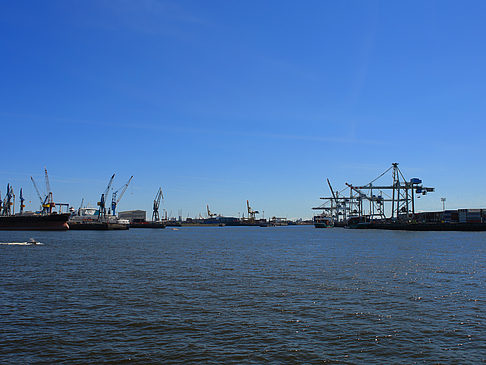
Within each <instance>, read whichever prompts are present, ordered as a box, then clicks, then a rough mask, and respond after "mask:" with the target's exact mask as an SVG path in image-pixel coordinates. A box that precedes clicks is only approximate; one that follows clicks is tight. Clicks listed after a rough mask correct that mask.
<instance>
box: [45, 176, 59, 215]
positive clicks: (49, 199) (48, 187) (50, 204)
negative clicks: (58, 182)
mask: <svg viewBox="0 0 486 365" xmlns="http://www.w3.org/2000/svg"><path fill="white" fill-rule="evenodd" d="M44 179H45V181H46V192H47V195H46V198H45V200H44V204H43V205H42V207H44V205H45V208H46V211H47V212H48V213H49V214H51V213H52V209H53V208H55V206H56V203H54V199H53V197H52V190H51V184H50V183H49V175H48V174H47V169H46V168H44Z"/></svg>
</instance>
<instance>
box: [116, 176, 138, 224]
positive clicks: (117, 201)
mask: <svg viewBox="0 0 486 365" xmlns="http://www.w3.org/2000/svg"><path fill="white" fill-rule="evenodd" d="M132 179H133V176H130V179H128V181H127V183H126V184H125V185H123V186H122V187H121V188H120V189H118V190H117V191H115V192H114V193H113V196H112V199H111V210H112V211H113V215H116V207H117V205H118V203H119V202H120V200H121V198H122V197H123V194H125V191H126V190H127V188H128V184H130V181H132ZM120 190H121V191H120ZM119 191H120V195H119V196H118V199H117V198H116V196H117V194H118V192H119Z"/></svg>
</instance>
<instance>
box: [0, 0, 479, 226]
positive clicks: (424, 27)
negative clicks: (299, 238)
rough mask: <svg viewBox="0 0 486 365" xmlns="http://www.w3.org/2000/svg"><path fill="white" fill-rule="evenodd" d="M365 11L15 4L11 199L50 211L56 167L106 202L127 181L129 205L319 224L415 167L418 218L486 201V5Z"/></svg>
mask: <svg viewBox="0 0 486 365" xmlns="http://www.w3.org/2000/svg"><path fill="white" fill-rule="evenodd" d="M352 4H353V6H349V4H347V5H346V4H332V3H322V2H318V1H310V2H307V3H306V4H299V5H298V4H297V3H290V2H283V3H282V2H263V3H261V2H245V3H244V4H243V3H241V4H239V3H231V4H227V3H225V2H211V3H210V4H205V5H204V6H202V5H201V4H200V3H198V2H192V1H185V2H169V1H155V0H153V1H144V2H137V1H124V2H117V3H115V2H95V1H83V2H72V3H70V4H69V6H68V5H67V4H66V3H64V2H61V1H51V2H48V3H34V2H29V1H19V2H14V3H4V4H3V5H2V12H1V15H0V34H1V35H0V41H1V44H2V49H3V54H4V56H3V57H2V59H1V60H0V65H1V69H2V70H3V72H2V74H3V75H2V86H1V87H0V121H1V124H2V135H3V136H4V138H3V139H2V140H3V142H4V144H3V146H4V149H5V151H6V152H5V153H7V154H8V157H9V158H8V159H3V160H2V167H3V168H2V170H1V172H0V191H2V194H4V193H5V187H6V184H7V183H11V184H12V185H13V186H14V188H15V189H16V190H15V191H16V193H18V190H19V189H20V188H21V187H22V188H23V191H24V195H25V198H26V200H27V201H26V203H27V205H28V206H27V209H29V210H31V209H35V208H36V207H37V206H38V204H37V197H36V194H35V191H34V189H33V187H32V184H31V182H30V176H31V175H32V176H33V177H34V178H35V179H36V180H37V182H38V183H39V185H41V184H40V183H41V182H42V179H43V168H44V167H47V169H48V170H49V174H50V178H51V183H52V190H53V192H54V199H55V201H56V202H67V203H70V204H72V206H73V207H77V206H78V205H79V203H80V202H81V199H83V198H84V199H85V202H87V203H90V205H92V206H96V202H97V201H98V200H99V196H100V194H101V193H102V192H103V190H104V189H105V187H106V184H107V182H108V179H109V178H110V176H111V175H112V174H113V173H116V180H115V183H114V188H115V189H117V188H119V187H120V186H122V185H123V184H124V183H125V182H126V180H127V179H128V178H129V177H130V176H131V175H133V176H134V179H133V181H132V183H131V184H130V186H129V188H128V190H127V192H126V194H125V196H124V198H123V200H122V201H121V202H120V206H119V210H130V209H143V210H147V212H150V211H151V206H152V202H153V199H154V197H155V194H156V192H157V189H158V188H159V186H161V187H162V189H163V191H164V197H165V199H164V201H163V203H162V205H161V211H162V209H166V210H168V211H169V212H170V211H172V215H173V216H177V215H178V212H179V210H182V213H183V216H184V217H186V216H187V215H190V216H191V217H195V216H197V215H198V214H199V213H202V214H204V212H205V207H206V205H207V204H209V206H210V207H211V210H212V211H214V212H216V213H220V214H223V215H234V216H237V215H238V213H240V214H241V213H243V212H245V204H246V200H250V202H251V205H252V207H253V208H255V209H257V210H260V212H261V211H265V217H270V216H279V217H287V218H299V217H301V218H310V217H312V215H313V214H314V213H313V211H312V210H311V208H312V207H313V206H316V205H318V204H319V203H320V202H319V197H320V196H326V195H328V188H327V184H326V178H329V179H330V180H331V182H332V184H333V186H335V187H336V188H337V189H339V190H340V189H342V188H344V187H345V183H346V182H348V183H353V184H364V183H367V182H369V181H370V180H371V179H372V178H374V177H375V176H376V174H377V173H379V172H380V171H383V170H384V169H386V168H387V167H388V166H389V165H390V164H391V163H392V162H399V163H400V167H401V168H402V170H403V172H404V174H406V177H407V178H415V177H418V178H421V179H422V180H423V181H424V183H425V184H427V185H430V186H434V187H435V188H436V191H435V192H434V193H433V194H430V195H428V196H426V197H424V199H421V200H420V201H419V202H417V204H418V206H417V209H418V210H442V208H443V202H442V201H441V198H444V197H445V198H446V202H445V205H446V208H448V209H449V208H450V209H457V208H463V207H468V208H484V207H486V193H484V192H483V190H482V189H481V188H482V186H483V185H484V184H485V183H486V172H485V171H484V169H481V166H482V151H483V147H482V146H483V138H484V135H485V132H486V126H485V124H484V123H483V121H484V117H485V115H486V106H485V105H484V102H483V100H484V96H485V91H486V90H485V85H486V82H485V81H486V73H485V71H484V67H483V65H484V63H485V61H486V52H485V49H484V47H483V46H482V35H483V34H484V33H485V30H486V29H485V28H486V26H485V25H484V22H483V20H482V14H483V13H484V10H486V5H485V4H484V3H482V2H469V3H468V4H466V5H461V4H459V3H454V2H440V3H434V2H430V3H427V4H424V3H420V2H412V3H409V4H407V6H404V5H403V4H398V3H396V4H392V3H384V2H367V3H360V2H354V3H352ZM29 202H31V203H30V204H29Z"/></svg>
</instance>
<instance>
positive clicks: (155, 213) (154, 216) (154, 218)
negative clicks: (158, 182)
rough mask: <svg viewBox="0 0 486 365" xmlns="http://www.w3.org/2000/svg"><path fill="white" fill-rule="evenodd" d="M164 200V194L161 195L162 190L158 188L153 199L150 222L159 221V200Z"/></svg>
mask: <svg viewBox="0 0 486 365" xmlns="http://www.w3.org/2000/svg"><path fill="white" fill-rule="evenodd" d="M163 198H164V194H163V193H162V188H159V190H158V191H157V194H155V199H154V211H153V213H152V222H158V221H160V217H159V206H160V199H163Z"/></svg>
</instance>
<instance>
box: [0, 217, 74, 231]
mask: <svg viewBox="0 0 486 365" xmlns="http://www.w3.org/2000/svg"><path fill="white" fill-rule="evenodd" d="M69 216H70V214H69V213H60V214H58V213H52V214H48V215H44V214H36V213H33V214H27V213H26V214H15V215H9V216H0V230H2V231H65V230H67V229H69V225H68V223H67V221H68V219H69Z"/></svg>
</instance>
